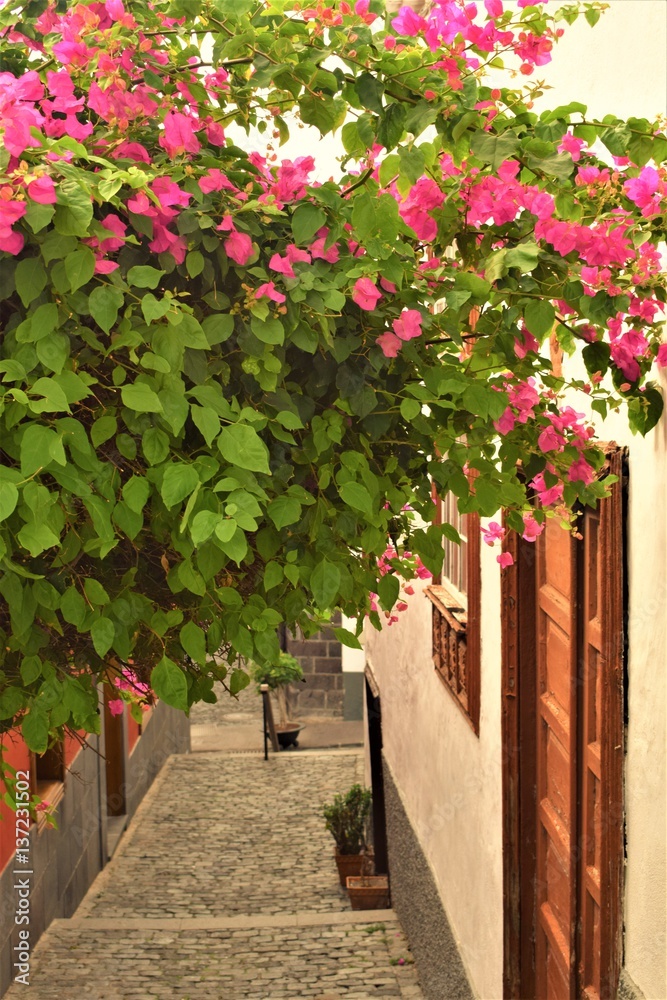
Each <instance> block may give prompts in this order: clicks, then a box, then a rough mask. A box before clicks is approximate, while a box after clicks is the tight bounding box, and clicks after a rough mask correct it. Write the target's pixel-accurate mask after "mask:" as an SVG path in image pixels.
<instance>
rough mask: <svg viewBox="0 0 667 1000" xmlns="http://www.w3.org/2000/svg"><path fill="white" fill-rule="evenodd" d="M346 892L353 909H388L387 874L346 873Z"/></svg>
mask: <svg viewBox="0 0 667 1000" xmlns="http://www.w3.org/2000/svg"><path fill="white" fill-rule="evenodd" d="M347 893H348V896H349V897H350V906H351V907H352V909H353V910H387V909H389V877H388V876H387V875H363V874H362V875H348V877H347Z"/></svg>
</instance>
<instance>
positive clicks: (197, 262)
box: [185, 250, 204, 278]
mask: <svg viewBox="0 0 667 1000" xmlns="http://www.w3.org/2000/svg"><path fill="white" fill-rule="evenodd" d="M185 269H186V271H187V272H188V275H189V276H190V277H191V278H196V277H197V275H199V274H201V273H202V271H203V270H204V255H203V253H201V251H200V250H191V251H190V253H189V254H188V255H187V257H186V258H185Z"/></svg>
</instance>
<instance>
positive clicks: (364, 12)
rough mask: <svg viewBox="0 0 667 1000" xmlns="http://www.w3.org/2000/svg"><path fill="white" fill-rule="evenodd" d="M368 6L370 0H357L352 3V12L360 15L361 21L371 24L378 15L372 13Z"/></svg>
mask: <svg viewBox="0 0 667 1000" xmlns="http://www.w3.org/2000/svg"><path fill="white" fill-rule="evenodd" d="M369 7H370V0H357V2H356V3H355V5H354V13H355V14H356V15H357V17H360V18H361V19H362V21H365V22H366V24H372V23H373V21H375V19H376V18H377V17H379V15H378V14H374V13H373V11H372V10H369Z"/></svg>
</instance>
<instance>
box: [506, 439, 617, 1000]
mask: <svg viewBox="0 0 667 1000" xmlns="http://www.w3.org/2000/svg"><path fill="white" fill-rule="evenodd" d="M607 468H608V471H610V472H612V473H613V474H615V475H617V476H618V477H619V482H618V483H617V484H616V485H615V486H614V487H613V490H612V496H611V497H610V498H609V499H607V500H604V501H603V502H602V503H601V504H600V506H599V509H598V510H597V511H593V510H586V511H585V512H583V513H582V515H581V518H580V521H579V525H578V535H579V537H578V538H576V537H574V536H572V535H569V534H568V533H567V532H565V531H563V530H562V529H560V528H559V527H558V526H556V525H555V524H553V523H550V524H548V526H547V528H546V529H545V531H544V533H543V535H542V536H541V537H540V538H539V539H538V541H537V543H535V545H529V544H528V543H525V542H523V541H521V540H516V539H514V540H513V541H512V543H511V544H512V554H513V555H514V558H515V566H514V567H512V569H511V571H510V572H509V573H508V574H507V575H506V577H505V579H504V581H503V686H504V699H503V740H504V748H505V753H504V764H503V784H504V795H503V799H504V810H503V826H504V844H505V849H504V879H505V969H504V984H505V985H504V991H505V996H506V997H514V998H520V1000H579V998H586V1000H614V998H615V996H616V991H617V984H618V975H619V969H620V956H621V930H622V924H621V914H620V910H621V882H622V868H623V808H622V759H623V726H624V723H623V712H624V701H623V698H624V695H623V662H624V641H625V640H624V618H623V572H624V553H623V490H622V453H621V452H620V451H619V450H618V449H616V450H614V451H613V452H612V453H611V455H610V457H609V460H608V466H607Z"/></svg>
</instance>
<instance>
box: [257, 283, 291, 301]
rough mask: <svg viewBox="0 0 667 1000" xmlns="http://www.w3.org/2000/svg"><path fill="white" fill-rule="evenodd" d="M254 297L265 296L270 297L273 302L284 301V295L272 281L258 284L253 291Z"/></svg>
mask: <svg viewBox="0 0 667 1000" xmlns="http://www.w3.org/2000/svg"><path fill="white" fill-rule="evenodd" d="M255 298H256V299H261V298H267V299H271V300H272V301H273V302H285V300H286V297H285V296H284V295H283V293H282V292H279V291H278V289H277V288H276V286H275V285H274V283H273V282H272V281H267V282H265V283H264V284H263V285H260V286H259V288H258V289H257V291H256V292H255Z"/></svg>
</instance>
